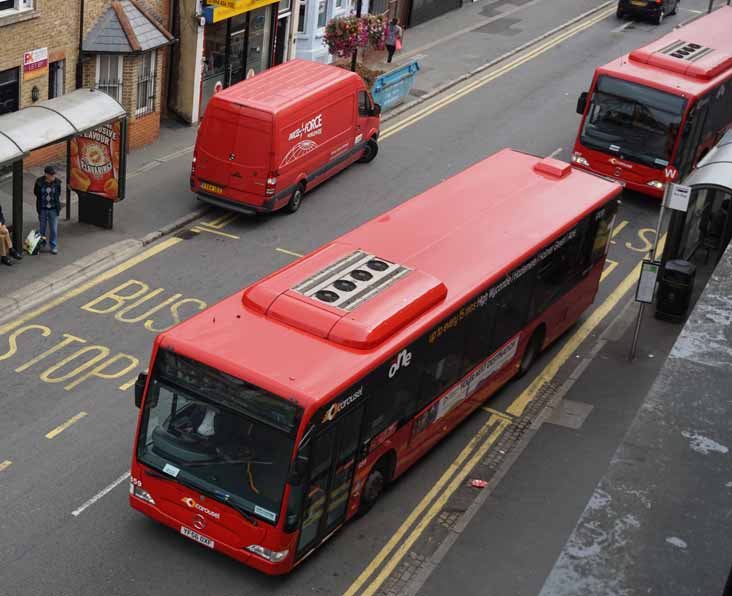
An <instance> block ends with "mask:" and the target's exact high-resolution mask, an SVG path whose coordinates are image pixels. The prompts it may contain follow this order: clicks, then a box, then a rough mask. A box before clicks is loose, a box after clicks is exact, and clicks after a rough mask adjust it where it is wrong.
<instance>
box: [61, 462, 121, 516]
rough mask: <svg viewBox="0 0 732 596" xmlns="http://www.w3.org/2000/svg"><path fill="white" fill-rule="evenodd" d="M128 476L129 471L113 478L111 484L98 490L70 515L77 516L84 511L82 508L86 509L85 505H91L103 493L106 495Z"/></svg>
mask: <svg viewBox="0 0 732 596" xmlns="http://www.w3.org/2000/svg"><path fill="white" fill-rule="evenodd" d="M129 477H130V473H129V471H128V472H125V473H124V474H122V476H120V477H119V478H117V480H115V481H114V482H113V483H112V484H110V485H109V486H106V487H104V488H103V489H102V490H100V491H99V492H98V493H97V494H96V495H94V496H93V497H92V498H91V499H89V500H88V501H87V502H86V503H84V504H83V505H82V506H81V507H79V508H77V509H74V510H73V511H72V512H71V515H73V516H74V517H78V516H79V514H80V513H81V512H82V511H84V509H86V508H87V507H90V506H91V505H94V503H96V502H97V501H98V500H99V499H101V498H102V497H103V496H104V495H106V494H107V493H108V492H109V491H111V490H112V489H113V488H115V487H116V486H118V485H119V484H121V483H122V482H124V481H125V480H127V479H128V478H129Z"/></svg>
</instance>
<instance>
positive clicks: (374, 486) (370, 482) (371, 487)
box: [360, 459, 387, 514]
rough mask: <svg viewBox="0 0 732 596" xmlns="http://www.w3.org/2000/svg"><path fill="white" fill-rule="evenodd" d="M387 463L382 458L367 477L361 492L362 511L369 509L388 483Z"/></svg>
mask: <svg viewBox="0 0 732 596" xmlns="http://www.w3.org/2000/svg"><path fill="white" fill-rule="evenodd" d="M385 468H386V464H385V462H384V460H383V459H382V460H381V461H379V463H377V464H376V465H375V466H374V467H373V468H372V469H371V472H370V473H369V475H368V478H366V482H364V484H363V492H362V493H361V509H360V512H361V513H362V514H363V513H366V512H367V511H369V510H370V509H371V508H372V507H373V506H374V503H376V501H378V500H379V497H380V496H381V495H382V494H383V492H384V489H385V488H386V483H387V472H386V469H385Z"/></svg>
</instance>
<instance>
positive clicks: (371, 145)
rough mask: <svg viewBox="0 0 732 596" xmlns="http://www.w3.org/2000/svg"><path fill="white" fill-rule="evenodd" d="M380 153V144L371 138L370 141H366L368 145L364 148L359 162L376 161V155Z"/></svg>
mask: <svg viewBox="0 0 732 596" xmlns="http://www.w3.org/2000/svg"><path fill="white" fill-rule="evenodd" d="M378 153H379V144H378V143H377V142H376V141H374V140H373V139H371V140H370V141H367V142H366V146H365V147H364V149H363V155H362V156H361V157H359V158H358V162H359V163H369V162H372V161H374V157H376V156H377V155H378Z"/></svg>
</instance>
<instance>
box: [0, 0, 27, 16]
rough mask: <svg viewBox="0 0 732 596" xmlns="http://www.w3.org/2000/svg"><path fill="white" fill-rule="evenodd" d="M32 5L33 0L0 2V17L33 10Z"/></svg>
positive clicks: (4, 0)
mask: <svg viewBox="0 0 732 596" xmlns="http://www.w3.org/2000/svg"><path fill="white" fill-rule="evenodd" d="M34 5H35V0H0V16H2V17H4V16H8V15H11V14H15V13H16V12H22V11H24V10H33V8H35V6H34ZM6 11H7V13H6Z"/></svg>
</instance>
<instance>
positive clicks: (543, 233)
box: [130, 150, 621, 574]
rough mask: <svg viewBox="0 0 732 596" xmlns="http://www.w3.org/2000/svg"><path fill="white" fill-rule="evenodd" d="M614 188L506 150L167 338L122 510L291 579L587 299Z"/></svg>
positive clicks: (142, 392)
mask: <svg viewBox="0 0 732 596" xmlns="http://www.w3.org/2000/svg"><path fill="white" fill-rule="evenodd" d="M620 191H621V187H620V185H618V184H616V183H614V182H611V181H607V180H605V179H602V178H599V177H597V176H594V175H591V174H587V173H585V172H580V171H576V170H573V169H572V168H571V166H570V165H569V164H566V163H563V162H560V161H557V160H554V159H551V158H546V159H541V158H538V157H534V156H531V155H526V154H523V153H517V152H515V151H511V150H503V151H501V152H499V153H497V154H495V155H493V156H491V157H489V158H487V159H485V160H483V161H481V162H479V163H477V164H476V165H474V166H472V167H470V168H468V169H467V170H465V171H463V172H461V173H459V174H457V175H456V176H453V177H452V178H449V179H448V180H446V181H444V182H442V183H440V184H438V185H437V186H435V187H433V188H431V189H429V190H427V191H426V192H424V193H422V194H421V195H419V196H417V197H415V198H414V199H411V200H409V201H407V202H406V203H404V204H402V205H401V206H399V207H397V208H395V209H392V210H391V211H389V212H387V213H385V214H383V215H381V216H379V217H377V218H375V219H373V220H371V221H369V222H367V223H365V224H364V225H362V226H360V227H359V228H356V229H355V230H353V231H351V232H349V233H347V234H345V235H343V236H341V237H340V238H338V239H336V240H334V241H333V242H330V243H328V244H326V245H325V246H323V247H321V248H320V249H318V250H316V251H314V252H313V253H311V254H309V255H307V256H305V257H303V258H301V259H299V260H297V261H295V262H294V263H292V264H291V265H289V266H287V267H285V268H284V269H281V270H279V271H276V272H275V273H273V274H271V275H269V276H268V277H266V278H264V279H262V280H261V281H259V282H257V283H255V284H253V285H252V286H250V287H248V288H246V289H245V290H244V291H240V292H237V293H236V294H234V295H232V296H230V297H228V298H226V299H224V300H223V301H221V302H219V303H218V304H215V305H213V306H211V307H209V308H208V309H206V310H205V311H203V312H201V313H199V314H197V315H196V316H194V317H192V318H191V319H189V320H187V321H185V322H183V323H181V324H179V325H177V326H176V327H174V328H173V329H171V330H169V331H166V332H164V333H162V334H160V335H159V336H158V337H157V338H156V340H155V343H154V347H153V353H152V357H151V364H150V372H149V374H147V375H144V374H143V375H141V378H140V379H139V382H138V387H136V395H135V400H136V403H137V405H138V406H141V412H140V419H139V424H138V429H137V437H136V443H135V450H134V455H133V459H132V469H131V484H130V504H131V505H132V507H134V508H135V509H137V510H139V511H142V512H143V513H145V514H146V515H149V516H150V517H153V518H154V519H156V520H158V521H160V522H162V523H164V524H166V525H168V526H170V527H172V528H174V529H175V530H176V531H178V532H180V533H181V534H183V535H184V536H186V537H188V538H190V539H192V540H195V541H197V542H199V543H200V544H202V545H204V546H206V547H208V548H211V549H216V550H218V551H221V552H223V553H225V554H227V555H229V556H231V557H233V558H235V559H238V560H239V561H242V562H244V563H246V564H248V565H251V566H252V567H255V568H257V569H259V570H261V571H264V572H266V573H270V574H280V573H286V572H287V571H289V570H290V569H292V567H293V566H294V565H297V564H298V563H300V562H301V561H303V560H304V559H305V558H306V557H307V556H308V555H309V554H310V553H311V552H313V550H314V549H315V548H317V546H318V545H319V544H321V543H322V542H323V541H324V540H326V539H327V538H329V537H330V536H331V535H332V534H333V533H334V532H335V531H336V530H337V529H338V528H339V527H341V526H342V525H343V523H344V522H345V521H346V520H347V519H349V518H350V517H352V516H353V515H354V514H355V513H356V512H357V511H358V510H359V508H361V509H362V510H367V509H369V508H370V507H371V506H372V505H373V504H374V502H375V501H376V500H377V499H378V497H379V495H380V494H381V492H382V491H383V490H384V487H385V486H386V485H387V484H388V483H389V482H391V481H393V480H395V479H396V478H397V477H398V476H399V475H401V474H402V473H404V471H405V470H407V469H408V468H409V467H410V466H411V465H412V464H413V463H414V462H415V461H417V460H418V459H419V458H420V457H421V456H422V455H423V454H424V453H425V452H426V451H428V450H429V449H430V448H431V447H433V446H434V445H435V444H436V443H437V442H438V441H439V440H440V439H441V438H443V437H444V436H445V434H446V433H447V432H449V431H450V430H452V429H453V428H454V427H455V426H456V425H457V424H458V423H459V422H460V421H461V420H463V419H464V418H465V417H466V416H467V415H468V414H470V413H471V412H472V411H473V410H475V409H476V408H478V407H479V405H480V404H481V403H482V402H483V401H485V400H486V399H487V398H488V397H489V396H490V395H491V394H492V393H493V392H495V391H496V389H498V388H499V387H500V386H501V385H503V384H504V383H505V382H506V381H507V380H508V379H510V378H511V377H513V376H514V375H516V374H517V373H518V374H520V373H521V372H525V371H526V370H527V369H528V368H529V366H530V365H531V363H532V362H533V361H534V359H535V358H536V356H537V354H538V353H539V351H540V350H541V349H542V348H544V347H545V346H547V345H548V344H550V343H551V342H553V341H554V340H555V339H556V338H557V337H559V335H560V334H562V333H563V332H564V331H565V330H566V329H567V328H568V327H569V326H570V325H572V324H573V323H574V322H575V321H576V320H577V318H578V317H579V316H580V315H581V314H582V312H583V311H584V310H585V309H586V308H587V307H588V306H589V305H590V304H591V303H592V301H593V299H594V297H595V294H596V292H597V288H598V285H599V280H600V276H601V273H602V269H603V265H604V262H605V256H606V253H607V248H608V243H609V239H610V235H611V230H612V223H613V220H614V216H615V212H616V208H617V196H618V194H619V193H620Z"/></svg>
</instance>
